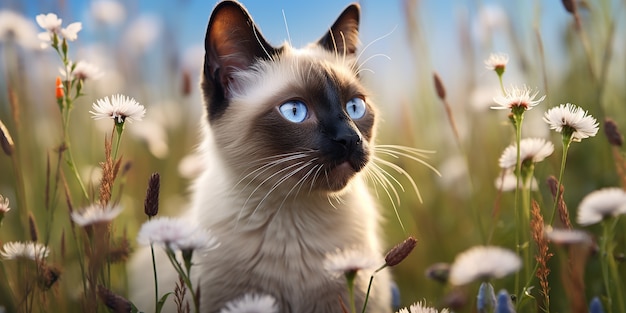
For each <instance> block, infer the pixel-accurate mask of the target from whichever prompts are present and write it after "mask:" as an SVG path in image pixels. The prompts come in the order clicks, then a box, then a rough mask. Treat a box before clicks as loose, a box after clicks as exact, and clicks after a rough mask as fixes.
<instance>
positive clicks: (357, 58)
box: [356, 25, 398, 63]
mask: <svg viewBox="0 0 626 313" xmlns="http://www.w3.org/2000/svg"><path fill="white" fill-rule="evenodd" d="M397 28H398V25H396V26H394V27H393V29H392V30H391V31H390V32H388V33H386V34H384V35H382V36H380V37H378V38H376V39H374V40H372V41H371V42H370V43H368V44H367V45H365V47H363V49H361V51H360V52H359V54H358V55H357V56H356V60H357V63H358V62H359V60H360V59H361V56H362V55H363V53H364V52H365V51H367V49H368V48H369V47H370V46H371V45H373V44H375V43H376V42H378V41H380V40H382V39H385V38H387V37H389V36H391V34H393V32H395V31H396V29H397Z"/></svg>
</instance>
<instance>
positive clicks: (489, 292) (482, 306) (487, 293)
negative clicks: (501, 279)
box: [476, 282, 496, 313]
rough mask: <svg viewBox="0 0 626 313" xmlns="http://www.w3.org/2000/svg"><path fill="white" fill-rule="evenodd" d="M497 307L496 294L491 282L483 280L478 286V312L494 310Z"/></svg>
mask: <svg viewBox="0 0 626 313" xmlns="http://www.w3.org/2000/svg"><path fill="white" fill-rule="evenodd" d="M495 307H496V294H495V291H494V290H493V286H492V285H491V284H490V283H486V282H483V283H481V284H480V287H479V288H478V296H477V297H476V308H477V309H478V312H480V313H484V312H492V311H493V309H494V308H495Z"/></svg>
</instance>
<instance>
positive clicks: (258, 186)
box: [237, 162, 304, 223]
mask: <svg viewBox="0 0 626 313" xmlns="http://www.w3.org/2000/svg"><path fill="white" fill-rule="evenodd" d="M302 163H304V162H296V163H294V164H292V165H289V166H287V167H285V168H282V169H280V170H279V171H277V172H275V173H274V174H272V175H270V176H269V177H267V178H266V179H265V180H263V181H262V182H261V183H260V184H259V185H257V186H256V187H255V188H254V190H252V192H251V193H250V195H249V196H248V198H247V199H246V201H245V202H244V204H243V206H242V207H241V210H240V212H239V216H238V217H237V223H239V220H240V219H241V217H242V216H243V213H244V209H245V207H246V206H247V205H248V202H250V199H252V196H253V195H254V194H255V193H256V192H257V191H258V190H259V189H260V188H261V186H263V185H264V184H265V183H267V182H268V181H269V180H271V179H273V178H274V177H276V176H277V175H279V174H281V173H282V172H285V171H288V170H290V169H291V168H294V167H296V166H299V165H300V164H302ZM257 208H258V206H257ZM254 211H256V208H255V210H254ZM254 211H253V215H254Z"/></svg>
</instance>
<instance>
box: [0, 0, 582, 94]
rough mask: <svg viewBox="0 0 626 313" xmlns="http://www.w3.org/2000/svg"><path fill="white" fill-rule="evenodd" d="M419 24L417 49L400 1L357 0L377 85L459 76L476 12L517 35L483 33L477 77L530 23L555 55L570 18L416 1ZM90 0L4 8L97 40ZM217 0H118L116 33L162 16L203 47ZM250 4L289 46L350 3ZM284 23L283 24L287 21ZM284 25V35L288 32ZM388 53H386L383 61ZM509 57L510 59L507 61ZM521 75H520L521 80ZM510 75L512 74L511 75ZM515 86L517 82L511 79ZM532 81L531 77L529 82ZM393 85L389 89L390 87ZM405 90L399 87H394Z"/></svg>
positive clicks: (460, 2) (496, 2)
mask: <svg viewBox="0 0 626 313" xmlns="http://www.w3.org/2000/svg"><path fill="white" fill-rule="evenodd" d="M415 1H416V3H418V6H417V8H416V9H415V12H413V13H414V14H415V16H416V17H417V23H418V25H417V29H418V32H419V36H420V37H419V41H418V45H417V46H418V51H415V50H412V48H411V46H410V45H409V44H408V41H407V38H408V37H409V35H408V34H407V31H406V29H407V28H406V25H407V23H406V12H405V10H406V3H407V2H409V1H406V0H395V1H374V0H364V1H361V2H360V3H361V7H362V18H361V40H362V42H363V44H364V45H367V44H369V43H371V42H372V41H374V40H376V39H378V38H380V37H382V36H385V35H388V36H386V37H385V38H383V39H382V40H380V41H377V42H376V43H375V44H373V45H372V46H371V47H369V48H368V51H366V54H365V57H368V56H372V55H379V54H382V55H385V56H386V57H375V58H374V59H373V60H372V61H371V62H369V63H368V67H370V68H372V69H373V70H374V71H375V72H376V75H377V76H378V77H383V78H386V77H394V78H395V80H390V79H383V81H382V84H383V85H384V84H388V85H390V87H389V88H387V89H389V90H388V91H386V92H387V93H390V94H394V93H396V94H397V93H403V92H406V90H407V89H409V90H410V88H411V86H413V85H415V84H417V83H418V82H419V81H420V80H422V81H429V83H430V79H431V77H430V75H429V73H432V72H433V71H437V72H438V73H440V75H441V76H442V78H443V79H444V80H445V81H447V82H448V83H449V85H451V86H452V87H454V86H455V84H458V83H459V82H457V81H455V80H456V79H458V78H457V76H459V75H457V73H458V72H459V69H461V68H462V67H467V61H468V60H467V59H464V56H465V55H466V54H467V53H468V51H465V50H464V49H467V48H465V47H463V46H462V44H461V37H462V33H465V32H466V33H467V35H468V36H471V37H472V38H470V40H471V41H473V42H476V41H479V39H478V38H477V37H480V34H478V33H479V32H480V31H479V28H480V27H478V26H477V25H478V24H479V21H480V15H481V14H483V13H481V12H484V11H489V10H491V11H499V12H502V13H504V14H505V15H507V16H508V18H509V19H510V21H512V23H513V29H514V30H515V31H516V32H517V33H516V36H518V37H516V38H515V39H514V40H511V34H510V33H507V32H506V31H504V30H499V31H498V30H497V31H495V32H494V33H492V34H489V39H488V40H487V41H486V44H485V43H481V44H476V46H480V48H479V50H480V51H474V52H475V54H474V58H475V59H474V60H472V61H471V62H472V64H473V65H474V66H475V72H477V74H475V75H483V74H484V72H485V71H484V68H483V67H482V60H484V59H485V58H486V57H488V55H489V53H490V52H506V53H511V52H514V51H513V50H514V46H513V41H518V42H520V43H522V45H524V44H528V43H533V44H532V45H526V46H522V48H524V49H526V51H527V52H528V53H529V56H531V57H532V56H533V55H532V53H534V52H536V46H534V42H533V40H534V33H533V24H537V25H539V29H540V32H541V34H542V36H543V40H544V44H545V49H546V51H547V54H548V57H549V58H550V55H558V54H559V53H560V51H559V49H561V47H562V39H560V37H559V36H561V35H562V33H563V29H565V28H566V27H568V24H569V23H570V21H571V17H570V16H569V15H568V14H567V13H566V12H565V10H564V9H563V7H562V4H561V1H558V0H551V1H547V0H524V1H510V0H474V1H470V0H421V1H420V0H415ZM92 2H93V1H83V0H59V1H52V0H41V1H32V0H27V1H23V0H4V1H3V2H2V4H1V6H2V7H3V8H7V7H9V8H12V9H14V10H18V11H22V12H23V13H24V14H25V15H26V16H29V17H32V18H33V19H34V16H35V15H37V14H40V13H47V12H55V13H57V14H58V15H59V16H61V17H62V18H63V19H64V23H69V22H73V21H81V22H83V30H82V31H81V34H80V36H81V37H80V39H81V44H86V43H89V41H90V39H91V40H95V38H96V36H97V35H98V33H97V30H96V29H95V28H96V27H95V25H94V24H93V23H92V22H91V21H90V20H91V17H90V14H89V6H90V4H91V3H92ZM216 2H217V1H215V0H182V1H174V0H170V1H165V0H136V1H121V3H124V5H125V7H126V9H127V17H126V22H125V24H123V25H121V26H120V28H119V30H120V31H122V32H123V31H124V27H125V26H128V24H129V23H131V22H132V21H133V20H135V19H136V18H137V17H139V16H145V15H151V16H153V17H156V18H157V19H158V20H160V21H161V23H162V25H163V26H165V27H164V28H163V29H166V30H167V31H168V32H169V33H167V34H163V33H162V34H161V38H160V39H161V40H167V44H168V45H170V44H171V45H173V46H175V47H177V48H178V49H179V51H182V52H181V53H180V55H181V57H184V56H185V53H184V51H185V50H186V49H189V48H190V47H194V46H195V47H202V45H203V40H204V33H205V30H206V25H207V22H208V18H209V16H210V14H211V11H212V8H213V7H214V6H215V4H216ZM241 2H242V3H243V4H244V5H245V6H246V7H247V8H248V10H249V12H250V13H251V15H252V16H253V18H254V20H255V22H256V23H257V25H258V26H259V27H260V29H261V31H262V33H263V34H264V36H265V37H266V38H267V39H268V40H269V41H270V42H271V43H273V44H276V45H278V44H281V43H282V42H283V41H285V40H287V39H288V37H289V36H290V37H291V42H292V44H293V45H294V46H296V47H298V46H303V45H304V44H306V43H308V42H311V41H313V40H316V39H318V38H319V37H321V35H322V34H323V33H324V31H325V30H326V29H327V28H328V27H329V26H330V25H331V24H332V23H333V22H334V20H335V18H336V17H337V16H338V15H339V14H340V13H341V11H342V10H343V9H344V8H345V7H346V6H347V5H348V4H349V3H350V2H351V1H348V0H316V1H287V0H268V1H260V0H241ZM283 13H284V17H285V19H286V22H287V26H286V25H285V19H284V18H283ZM287 28H288V30H289V33H288V32H287ZM387 57H388V58H387ZM513 59H514V58H513ZM551 59H552V60H553V62H552V63H551V64H549V66H552V67H555V68H558V62H559V61H558V60H559V59H560V58H551ZM521 79H522V78H520V80H521ZM513 80H515V78H513ZM513 82H515V83H517V82H518V81H513ZM530 83H533V84H534V83H536V82H532V81H531V82H530ZM391 87H393V88H391ZM399 87H403V88H404V90H397V88H399Z"/></svg>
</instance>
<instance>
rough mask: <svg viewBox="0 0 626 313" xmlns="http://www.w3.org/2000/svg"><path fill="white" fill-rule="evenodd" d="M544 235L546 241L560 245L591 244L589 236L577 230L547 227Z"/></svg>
mask: <svg viewBox="0 0 626 313" xmlns="http://www.w3.org/2000/svg"><path fill="white" fill-rule="evenodd" d="M545 234H546V238H548V240H550V241H552V242H554V243H556V244H560V245H571V244H579V243H581V244H591V243H592V240H591V236H589V234H588V233H586V232H585V231H582V230H578V229H563V228H552V227H551V226H549V225H548V226H546V227H545Z"/></svg>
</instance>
